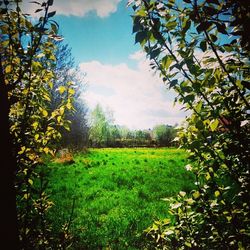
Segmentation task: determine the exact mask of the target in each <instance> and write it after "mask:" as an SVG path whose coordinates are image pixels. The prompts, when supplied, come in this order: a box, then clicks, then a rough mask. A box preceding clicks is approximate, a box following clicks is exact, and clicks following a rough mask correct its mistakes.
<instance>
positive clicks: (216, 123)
mask: <svg viewBox="0 0 250 250" xmlns="http://www.w3.org/2000/svg"><path fill="white" fill-rule="evenodd" d="M218 125H219V120H217V119H215V120H213V121H211V122H210V124H209V127H210V128H211V130H212V131H215V130H216V129H217V127H218Z"/></svg>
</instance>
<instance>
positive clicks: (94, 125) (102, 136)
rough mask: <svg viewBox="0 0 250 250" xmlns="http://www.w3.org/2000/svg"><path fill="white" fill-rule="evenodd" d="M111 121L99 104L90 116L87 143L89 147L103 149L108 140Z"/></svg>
mask: <svg viewBox="0 0 250 250" xmlns="http://www.w3.org/2000/svg"><path fill="white" fill-rule="evenodd" d="M111 120H112V119H110V117H109V115H108V113H105V112H104V110H103V109H102V107H101V105H100V104H97V105H96V107H95V108H94V110H93V111H92V112H91V114H90V130H89V141H90V144H91V146H95V147H105V146H107V143H108V140H109V138H110V125H111V123H110V122H111Z"/></svg>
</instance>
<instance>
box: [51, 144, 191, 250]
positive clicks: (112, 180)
mask: <svg viewBox="0 0 250 250" xmlns="http://www.w3.org/2000/svg"><path fill="white" fill-rule="evenodd" d="M186 156H187V155H186V153H185V152H184V151H182V150H179V149H166V148H164V149H151V148H130V149H91V150H90V151H89V152H88V153H87V154H78V155H75V156H74V163H71V162H70V163H69V164H68V163H67V162H66V163H65V164H63V163H58V162H57V163H53V164H51V165H50V166H49V169H50V174H49V178H50V182H49V183H50V186H49V188H48V192H49V193H50V195H51V198H52V200H53V201H54V202H55V206H54V207H53V208H52V209H51V216H52V218H53V224H54V230H55V231H57V230H58V229H59V227H60V226H61V225H62V224H63V223H65V221H67V220H68V219H69V217H70V214H71V210H72V204H73V200H74V199H75V208H74V213H73V222H72V225H71V228H70V229H71V231H72V232H73V234H74V236H75V239H76V243H75V245H74V246H73V248H72V249H104V248H107V249H119V250H120V249H142V246H143V239H142V233H143V230H144V229H146V228H147V227H148V226H150V225H151V224H152V222H153V220H156V219H162V218H165V217H166V216H167V210H168V204H167V203H166V202H165V201H163V200H162V198H166V197H170V196H173V195H175V194H177V193H178V192H179V191H180V190H182V191H186V192H188V191H190V190H191V189H193V188H194V184H193V183H194V177H193V176H192V175H191V173H189V172H187V171H186V170H185V168H184V166H185V165H186V164H187V160H186Z"/></svg>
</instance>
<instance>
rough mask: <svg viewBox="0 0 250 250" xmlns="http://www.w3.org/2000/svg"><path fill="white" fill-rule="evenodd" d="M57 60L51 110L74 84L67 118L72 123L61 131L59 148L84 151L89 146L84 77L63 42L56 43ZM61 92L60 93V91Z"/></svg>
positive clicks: (66, 113) (66, 114) (54, 70)
mask: <svg viewBox="0 0 250 250" xmlns="http://www.w3.org/2000/svg"><path fill="white" fill-rule="evenodd" d="M55 45H56V50H55V58H56V64H55V65H54V69H53V72H54V79H53V87H52V89H51V91H50V93H51V102H50V109H52V110H53V109H54V108H56V107H57V106H58V105H59V104H60V102H61V93H60V92H63V91H64V90H65V89H66V88H67V84H68V83H69V82H71V84H72V90H71V94H72V97H73V98H72V102H68V103H67V109H66V110H65V117H66V119H67V120H68V121H70V123H69V124H68V126H66V127H65V128H62V129H61V130H60V132H61V135H62V137H61V140H60V141H59V142H58V144H57V148H71V149H73V150H80V149H83V147H84V146H86V145H87V138H88V125H87V118H86V115H87V108H86V105H85V104H84V102H83V99H82V94H83V92H84V90H85V84H84V82H83V75H82V74H81V73H80V72H79V68H77V67H76V66H75V63H74V59H73V57H72V54H71V49H70V47H69V46H68V44H65V43H63V41H57V42H55ZM58 90H59V91H58Z"/></svg>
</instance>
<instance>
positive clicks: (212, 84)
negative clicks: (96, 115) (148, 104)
mask: <svg viewBox="0 0 250 250" xmlns="http://www.w3.org/2000/svg"><path fill="white" fill-rule="evenodd" d="M130 3H131V4H132V5H133V9H134V16H133V21H134V26H133V31H134V32H135V40H136V42H137V43H140V45H141V46H142V48H143V49H144V51H145V52H146V53H147V55H148V57H149V58H150V59H151V60H152V68H154V69H155V70H157V71H159V72H160V74H161V76H162V79H163V81H165V83H166V84H167V86H168V87H169V88H171V89H174V90H175V91H176V92H177V93H178V97H177V101H179V102H180V103H182V104H183V105H185V107H186V109H187V110H189V111H191V112H192V114H191V115H190V116H189V117H188V118H187V119H186V126H185V127H183V129H182V131H181V132H180V133H179V138H180V142H181V145H183V148H186V149H187V150H188V151H189V152H190V157H189V158H190V159H191V160H192V162H194V164H192V165H191V166H190V169H192V171H193V173H194V174H195V175H196V179H197V183H198V184H199V185H198V191H193V192H191V193H190V194H187V193H181V194H179V195H178V197H176V200H175V201H173V204H172V205H171V209H170V213H171V214H173V215H174V218H175V219H174V220H172V222H171V223H169V224H164V222H163V223H162V224H158V225H157V226H155V225H153V226H152V227H151V228H149V229H148V236H149V237H150V238H151V239H152V244H151V246H150V247H152V248H160V249H162V248H164V249H247V248H249V245H250V231H249V229H250V221H249V218H250V216H249V211H250V210H249V208H250V203H249V202H250V196H249V188H250V186H249V185H250V178H249V174H250V172H249V163H250V159H249V155H250V154H249V152H250V149H249V145H250V143H249V142H250V133H249V107H250V104H249V97H250V95H249V94H250V92H249V79H250V75H249V72H250V71H249V65H250V64H249V54H250V53H249V52H250V50H249V41H250V40H249V21H250V15H249V13H250V3H249V2H246V1H240V0H233V1H231V0H224V1H219V0H204V1H198V0H183V1H179V0H176V1H175V0H169V1H161V0H152V1H148V0H135V1H130Z"/></svg>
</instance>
